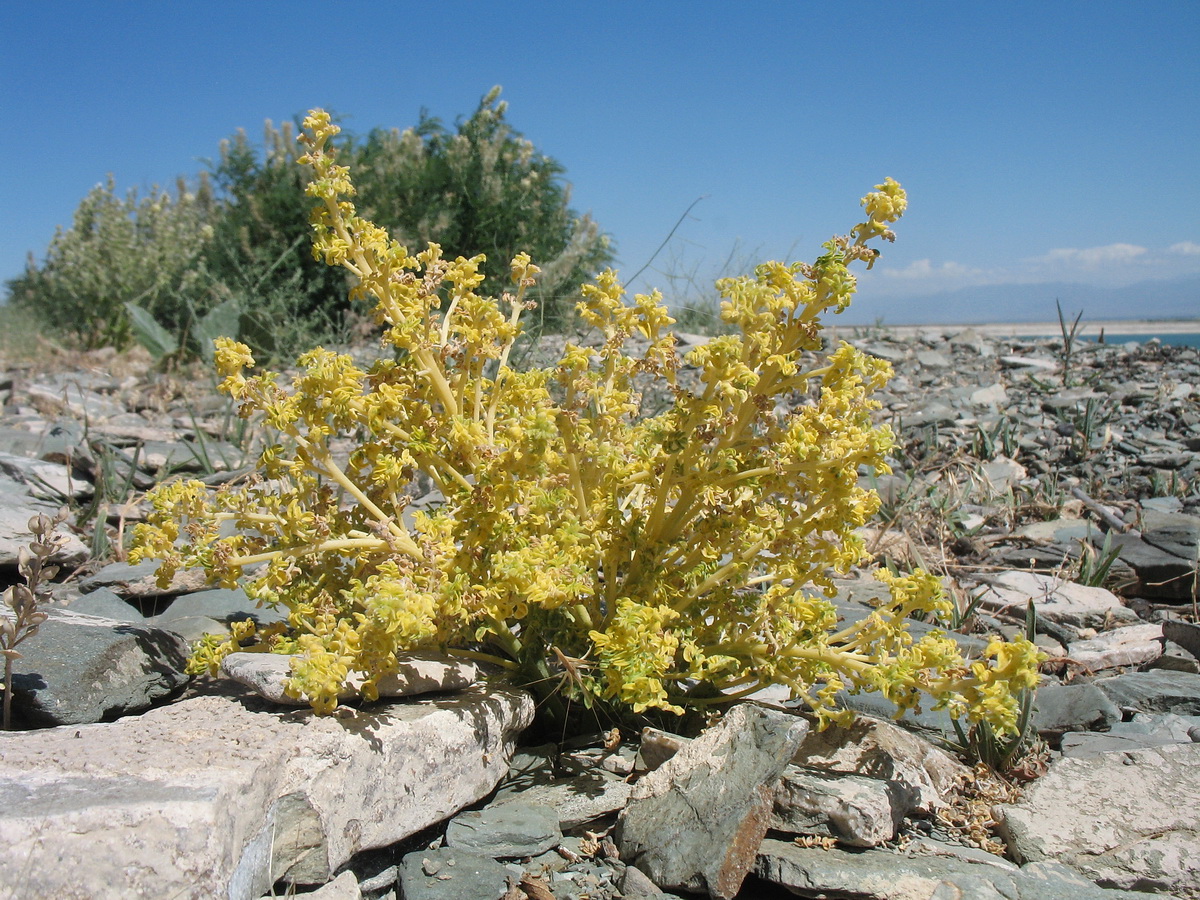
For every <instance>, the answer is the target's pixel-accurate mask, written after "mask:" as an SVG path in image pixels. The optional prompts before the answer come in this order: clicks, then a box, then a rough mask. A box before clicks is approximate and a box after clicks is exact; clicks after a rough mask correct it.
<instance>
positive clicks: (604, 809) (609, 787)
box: [492, 770, 633, 831]
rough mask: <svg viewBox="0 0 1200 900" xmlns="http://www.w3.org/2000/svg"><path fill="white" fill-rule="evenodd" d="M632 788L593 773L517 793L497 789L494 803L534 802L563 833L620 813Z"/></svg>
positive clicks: (627, 783) (609, 776)
mask: <svg viewBox="0 0 1200 900" xmlns="http://www.w3.org/2000/svg"><path fill="white" fill-rule="evenodd" d="M632 790H633V787H632V785H630V784H629V782H627V781H626V780H625V779H624V778H620V777H617V776H615V775H611V774H609V773H607V772H604V771H596V770H593V771H591V772H585V773H584V774H582V775H576V776H575V777H574V778H561V779H557V780H555V781H553V782H550V783H541V784H535V785H533V786H531V787H527V788H522V789H519V790H506V789H504V788H501V790H500V792H499V793H498V794H497V796H496V799H495V800H493V801H492V802H493V803H494V804H501V803H512V802H514V801H519V802H522V803H534V804H539V805H542V806H546V807H549V808H550V809H552V810H554V812H555V813H556V815H557V816H558V827H559V828H560V829H561V830H563V831H568V830H570V829H572V828H577V827H579V826H581V825H586V824H588V823H589V822H594V821H596V820H597V819H600V818H603V817H604V816H607V815H611V814H613V813H617V812H620V811H621V810H622V809H624V808H625V804H626V803H627V802H629V794H630V792H631V791H632Z"/></svg>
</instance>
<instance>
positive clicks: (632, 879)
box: [619, 866, 666, 900]
mask: <svg viewBox="0 0 1200 900" xmlns="http://www.w3.org/2000/svg"><path fill="white" fill-rule="evenodd" d="M619 887H620V888H621V894H622V896H624V897H625V898H626V900H658V898H660V897H664V896H666V895H665V894H664V893H663V891H662V888H660V887H659V886H658V885H657V884H655V883H654V882H653V881H651V880H650V878H649V877H648V876H647V875H646V873H645V872H643V871H642V870H641V869H639V868H638V867H637V866H626V867H625V871H624V872H623V873H622V874H621V881H620V884H619Z"/></svg>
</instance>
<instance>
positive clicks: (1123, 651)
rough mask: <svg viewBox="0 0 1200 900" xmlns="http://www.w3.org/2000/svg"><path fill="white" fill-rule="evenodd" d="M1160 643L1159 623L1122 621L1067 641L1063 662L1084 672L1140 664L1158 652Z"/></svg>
mask: <svg viewBox="0 0 1200 900" xmlns="http://www.w3.org/2000/svg"><path fill="white" fill-rule="evenodd" d="M1163 643H1164V641H1163V628H1162V625H1156V624H1150V623H1147V624H1145V625H1126V626H1125V627H1123V628H1114V629H1113V630H1112V631H1105V632H1103V633H1101V634H1098V635H1097V636H1096V637H1094V638H1092V639H1091V640H1087V641H1075V642H1074V643H1072V644H1068V645H1067V659H1066V663H1067V667H1068V668H1069V669H1071V670H1074V671H1084V672H1098V671H1100V670H1101V669H1114V668H1116V667H1118V666H1140V665H1143V664H1145V663H1151V662H1154V660H1156V659H1158V658H1159V657H1160V656H1162V654H1163Z"/></svg>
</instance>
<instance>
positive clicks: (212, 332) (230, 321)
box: [196, 297, 242, 365]
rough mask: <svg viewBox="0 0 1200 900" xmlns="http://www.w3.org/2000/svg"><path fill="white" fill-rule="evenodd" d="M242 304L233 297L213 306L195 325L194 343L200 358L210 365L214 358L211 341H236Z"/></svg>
mask: <svg viewBox="0 0 1200 900" xmlns="http://www.w3.org/2000/svg"><path fill="white" fill-rule="evenodd" d="M241 318H242V304H241V303H240V302H239V301H238V300H237V298H235V297H230V298H229V299H228V300H226V301H225V302H224V303H220V304H218V305H217V306H214V307H213V308H212V309H210V310H209V311H208V312H206V313H205V314H204V317H203V318H201V319H200V320H199V321H198V322H197V323H196V342H197V343H198V344H199V345H200V356H201V357H202V358H203V359H204V361H205V362H206V363H209V364H210V365H211V364H212V361H213V358H214V356H215V353H216V351H215V349H214V347H213V341H214V340H216V339H217V338H219V337H228V338H233V339H235V340H236V339H237V338H238V336H239V335H240V334H241Z"/></svg>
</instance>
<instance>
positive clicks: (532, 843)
mask: <svg viewBox="0 0 1200 900" xmlns="http://www.w3.org/2000/svg"><path fill="white" fill-rule="evenodd" d="M561 840H562V831H561V830H560V829H559V827H558V813H557V812H555V811H554V810H553V809H551V808H550V807H549V806H543V805H542V804H540V803H533V802H530V801H529V800H523V799H516V800H513V801H510V802H508V803H502V804H498V805H497V804H492V805H489V806H486V807H484V808H483V809H480V810H472V811H470V812H463V813H459V814H458V815H457V816H455V817H454V818H453V819H451V820H450V824H449V825H447V826H446V846H447V847H450V848H451V849H453V850H460V851H463V852H466V853H479V854H481V855H483V856H490V857H492V858H493V859H501V858H511V857H526V856H537V855H538V854H540V853H545V852H546V851H547V850H553V849H554V848H555V847H557V846H558V844H559V842H560V841H561Z"/></svg>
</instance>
